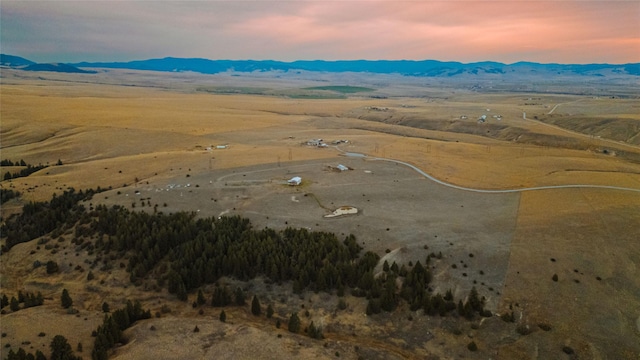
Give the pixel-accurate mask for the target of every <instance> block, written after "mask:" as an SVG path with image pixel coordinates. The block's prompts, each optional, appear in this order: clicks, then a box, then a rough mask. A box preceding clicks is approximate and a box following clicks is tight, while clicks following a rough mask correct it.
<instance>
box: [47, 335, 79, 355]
mask: <svg viewBox="0 0 640 360" xmlns="http://www.w3.org/2000/svg"><path fill="white" fill-rule="evenodd" d="M49 347H50V348H51V357H50V359H51V360H75V359H76V357H75V356H73V350H71V345H69V343H68V342H67V339H66V338H65V337H64V336H62V335H56V336H54V337H53V340H51V344H50V345H49Z"/></svg>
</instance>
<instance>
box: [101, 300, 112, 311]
mask: <svg viewBox="0 0 640 360" xmlns="http://www.w3.org/2000/svg"><path fill="white" fill-rule="evenodd" d="M109 310H111V309H110V307H109V304H107V302H106V301H105V302H103V303H102V312H105V313H108V312H109Z"/></svg>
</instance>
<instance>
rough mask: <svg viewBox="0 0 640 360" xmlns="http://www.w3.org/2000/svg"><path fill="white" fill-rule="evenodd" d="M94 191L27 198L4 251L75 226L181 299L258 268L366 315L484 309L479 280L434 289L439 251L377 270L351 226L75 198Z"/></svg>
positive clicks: (226, 297)
mask: <svg viewBox="0 0 640 360" xmlns="http://www.w3.org/2000/svg"><path fill="white" fill-rule="evenodd" d="M98 191H100V189H98V190H89V191H86V192H82V191H80V192H75V190H73V189H70V190H69V191H65V192H64V193H63V194H62V195H60V196H54V197H53V198H52V199H51V201H49V202H44V203H35V202H32V203H29V204H26V205H25V206H24V208H23V212H22V214H20V215H19V216H16V217H14V218H11V219H9V220H8V221H7V223H6V224H5V225H4V226H3V228H2V229H1V230H2V233H3V234H6V235H7V236H8V238H7V245H6V250H8V249H10V248H11V246H13V245H14V244H15V243H18V242H23V241H28V240H30V239H33V238H36V237H38V236H42V235H45V234H47V233H49V232H52V231H54V230H56V229H60V228H61V227H62V228H64V229H70V228H73V227H75V234H76V237H77V239H74V240H75V242H76V243H83V242H85V240H84V239H85V238H88V239H94V240H95V241H94V243H93V248H94V250H95V252H96V255H97V257H96V260H98V259H102V260H103V261H104V262H105V265H106V264H107V262H109V261H121V260H122V259H127V260H128V261H127V262H126V263H127V264H126V270H127V271H128V273H129V275H130V281H131V282H132V283H134V284H136V285H139V284H142V283H144V282H148V281H151V282H155V283H156V284H157V286H159V287H164V288H167V289H168V291H169V292H170V293H172V294H175V295H176V296H177V297H178V298H179V299H181V300H187V297H188V294H189V293H190V292H192V291H194V290H196V289H199V288H200V287H201V286H203V285H205V284H213V283H217V282H218V280H219V279H220V278H222V277H233V278H236V279H238V280H241V281H247V280H250V279H253V278H255V277H257V276H264V277H266V278H268V279H269V280H270V281H273V282H277V283H282V282H291V284H292V286H293V290H294V292H295V293H301V292H302V291H304V290H312V291H316V292H319V291H326V292H330V293H331V292H333V291H336V292H337V294H338V296H343V295H344V294H345V291H346V289H350V292H351V294H353V295H355V296H360V297H366V298H367V299H368V306H367V313H370V314H375V313H379V312H381V311H389V312H391V311H394V310H395V309H396V307H397V306H398V305H399V304H400V302H401V301H405V302H406V303H407V304H408V305H409V307H410V308H411V309H412V310H418V309H423V310H424V312H425V313H426V314H431V315H435V314H438V315H441V316H446V315H447V314H449V313H457V314H459V315H462V316H466V317H473V316H474V314H480V315H483V314H485V315H486V314H487V312H486V311H485V310H484V301H483V299H482V298H480V297H479V296H478V294H477V291H476V290H475V289H473V290H472V292H471V293H470V294H469V296H467V299H466V301H464V302H463V301H462V300H459V301H458V302H456V301H455V300H454V298H453V295H452V294H451V292H450V291H449V292H447V293H446V294H444V295H442V294H437V293H434V292H433V290H432V289H431V287H430V283H431V281H432V274H431V271H430V269H429V268H430V262H431V261H432V259H434V258H435V259H436V260H435V261H437V259H439V258H441V257H442V256H441V254H438V255H435V254H433V253H432V254H430V255H429V256H428V257H427V258H426V259H425V264H426V265H425V266H423V265H422V263H420V262H417V263H416V264H415V265H411V264H410V267H409V268H407V267H406V266H405V265H402V266H398V265H397V264H396V263H393V264H391V265H389V264H388V263H385V264H384V265H383V271H382V273H381V274H375V273H374V269H375V267H376V266H377V264H378V262H379V260H380V257H379V256H378V255H377V254H375V253H373V252H370V251H368V252H365V253H363V254H361V251H362V248H361V247H360V246H359V245H358V243H357V240H356V237H355V236H354V235H348V236H346V237H345V238H344V239H343V240H339V239H338V237H337V236H336V235H335V234H333V233H329V232H322V231H309V230H307V229H295V228H291V227H288V228H286V229H283V230H280V231H276V230H274V229H270V228H264V229H254V228H253V227H252V225H251V223H250V221H249V220H248V219H246V218H242V217H240V216H231V217H222V218H213V217H211V218H196V214H195V213H194V212H178V213H173V214H163V213H162V212H157V213H152V214H151V213H146V212H135V211H130V210H128V209H126V208H124V207H121V206H112V207H107V206H104V205H98V206H96V207H95V208H92V209H90V210H87V209H85V208H84V206H82V205H79V204H78V201H79V200H82V199H88V198H90V197H91V196H92V195H93V194H95V193H96V192H98ZM80 240H81V241H80ZM90 241H91V240H89V241H87V242H90ZM6 250H5V251H6ZM118 259H120V260H118ZM397 284H401V285H400V286H398V285H397ZM234 295H235V294H234ZM212 297H213V298H212V304H213V303H216V304H220V305H221V306H224V304H228V303H229V302H230V299H231V294H229V291H228V289H224V288H218V287H216V290H214V294H212Z"/></svg>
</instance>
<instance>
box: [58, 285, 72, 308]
mask: <svg viewBox="0 0 640 360" xmlns="http://www.w3.org/2000/svg"><path fill="white" fill-rule="evenodd" d="M60 302H61V303H62V307H63V308H64V309H68V308H70V307H71V305H73V300H72V299H71V296H69V291H67V289H62V296H61V297H60Z"/></svg>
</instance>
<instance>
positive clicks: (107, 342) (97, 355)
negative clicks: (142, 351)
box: [91, 300, 151, 360]
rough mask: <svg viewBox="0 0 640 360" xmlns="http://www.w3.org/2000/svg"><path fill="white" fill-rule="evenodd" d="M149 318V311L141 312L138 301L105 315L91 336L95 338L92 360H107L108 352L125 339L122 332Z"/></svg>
mask: <svg viewBox="0 0 640 360" xmlns="http://www.w3.org/2000/svg"><path fill="white" fill-rule="evenodd" d="M149 318H151V311H150V310H146V311H145V310H143V309H142V305H141V304H140V302H139V301H137V300H136V301H135V302H131V301H130V300H129V301H127V305H126V307H124V308H122V309H118V310H116V311H114V312H113V313H112V314H111V315H105V317H104V320H103V321H102V325H100V326H98V329H96V330H94V331H93V333H92V334H91V335H92V336H94V337H95V341H94V343H93V351H92V352H91V359H92V360H107V359H108V351H109V349H111V348H113V347H114V346H115V345H116V344H118V343H123V342H125V341H126V339H125V338H124V337H123V335H122V332H123V331H124V330H125V329H127V328H129V327H130V326H131V325H133V324H134V323H135V322H136V321H138V320H144V319H149Z"/></svg>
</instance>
